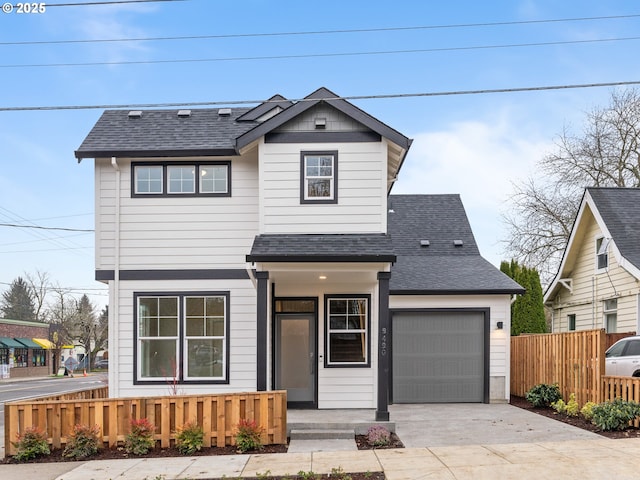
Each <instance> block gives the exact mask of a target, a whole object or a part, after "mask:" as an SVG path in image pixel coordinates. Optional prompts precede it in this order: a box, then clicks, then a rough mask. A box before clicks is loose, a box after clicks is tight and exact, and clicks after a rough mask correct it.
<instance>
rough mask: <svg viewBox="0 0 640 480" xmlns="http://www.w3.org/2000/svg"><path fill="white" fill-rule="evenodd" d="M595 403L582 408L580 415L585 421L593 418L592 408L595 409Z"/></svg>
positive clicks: (588, 403)
mask: <svg viewBox="0 0 640 480" xmlns="http://www.w3.org/2000/svg"><path fill="white" fill-rule="evenodd" d="M596 405H597V403H594V402H587V403H585V404H584V405H583V406H582V409H581V410H580V414H581V415H582V416H583V417H584V418H585V419H586V420H591V419H592V418H593V407H595V406H596Z"/></svg>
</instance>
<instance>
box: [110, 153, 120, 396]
mask: <svg viewBox="0 0 640 480" xmlns="http://www.w3.org/2000/svg"><path fill="white" fill-rule="evenodd" d="M111 166H112V167H113V169H114V170H115V172H116V199H115V200H116V202H115V203H116V204H115V217H116V218H115V232H114V236H115V239H114V250H115V252H114V254H115V260H114V265H113V308H112V309H109V316H110V317H111V318H110V321H109V345H113V346H115V347H116V348H117V349H119V348H120V345H119V344H118V338H119V333H120V332H119V330H120V328H119V327H120V325H119V323H118V322H119V319H120V305H119V301H120V166H119V165H118V160H117V159H116V157H111ZM111 320H113V321H111ZM114 354H115V358H116V359H117V358H118V357H117V355H118V354H117V352H113V353H112V355H114ZM119 371H120V369H119V368H117V367H116V368H110V369H109V385H111V386H113V390H112V388H109V390H110V392H109V396H110V397H114V396H115V397H117V396H119V395H120V384H119V376H120V375H119V373H118V372H119Z"/></svg>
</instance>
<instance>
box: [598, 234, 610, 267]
mask: <svg viewBox="0 0 640 480" xmlns="http://www.w3.org/2000/svg"><path fill="white" fill-rule="evenodd" d="M608 252H609V239H608V238H604V237H599V238H596V269H597V270H604V269H606V268H607V267H608V266H609V253H608Z"/></svg>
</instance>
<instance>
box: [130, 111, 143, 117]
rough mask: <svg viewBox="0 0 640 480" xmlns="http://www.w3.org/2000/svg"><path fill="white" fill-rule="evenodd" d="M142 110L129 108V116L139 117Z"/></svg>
mask: <svg viewBox="0 0 640 480" xmlns="http://www.w3.org/2000/svg"><path fill="white" fill-rule="evenodd" d="M141 117H142V110H131V111H130V112H129V118H141Z"/></svg>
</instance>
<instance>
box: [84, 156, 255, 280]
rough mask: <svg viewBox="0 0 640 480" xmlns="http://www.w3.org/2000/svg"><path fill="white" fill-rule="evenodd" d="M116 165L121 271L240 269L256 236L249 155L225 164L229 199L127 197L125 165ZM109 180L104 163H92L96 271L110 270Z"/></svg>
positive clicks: (112, 178) (112, 246) (112, 240)
mask: <svg viewBox="0 0 640 480" xmlns="http://www.w3.org/2000/svg"><path fill="white" fill-rule="evenodd" d="M164 160H167V159H163V161H164ZM186 162H188V160H186ZM118 165H119V167H120V171H121V181H120V189H121V190H120V225H119V228H120V268H121V269H124V270H128V269H130V270H135V269H166V268H181V269H189V268H193V269H212V268H244V267H245V265H246V259H245V257H246V255H247V254H248V253H249V251H250V249H251V245H252V242H253V239H254V237H255V235H256V234H257V232H258V162H257V157H256V155H255V152H254V153H251V154H249V155H247V156H244V157H233V158H232V159H231V170H232V173H231V178H232V180H231V186H232V195H231V197H186V196H180V195H175V196H165V197H156V198H152V197H132V196H131V163H130V160H129V159H118ZM115 179H116V172H115V170H114V169H113V168H112V166H111V163H110V160H109V159H97V160H96V196H97V205H96V267H97V268H98V269H103V270H104V269H112V268H114V267H115V258H114V255H115V254H114V249H115V244H116V242H115V231H116V224H115V222H116V221H117V220H116V217H115V215H116V213H115V212H116V199H115V195H116V192H117V189H116V185H115Z"/></svg>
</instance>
